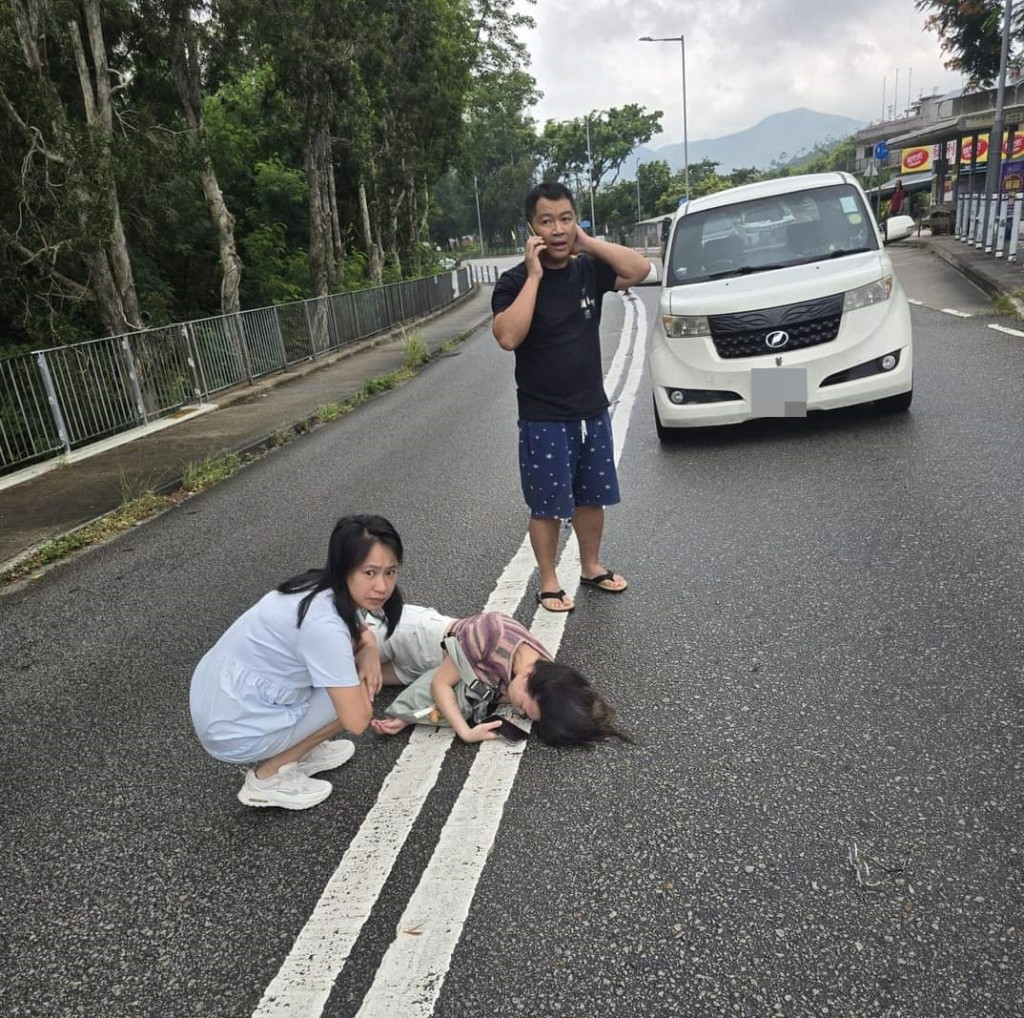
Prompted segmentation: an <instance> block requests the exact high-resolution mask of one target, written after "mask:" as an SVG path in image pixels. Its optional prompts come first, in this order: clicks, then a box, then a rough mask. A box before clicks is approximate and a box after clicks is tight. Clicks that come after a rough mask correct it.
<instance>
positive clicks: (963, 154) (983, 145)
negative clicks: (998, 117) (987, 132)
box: [960, 138, 988, 163]
mask: <svg viewBox="0 0 1024 1018" xmlns="http://www.w3.org/2000/svg"><path fill="white" fill-rule="evenodd" d="M973 155H974V145H973V144H972V143H971V141H970V140H969V139H965V140H964V143H963V145H961V147H960V162H961V163H969V162H970V161H971V158H972V156H973ZM982 160H985V161H987V160H988V138H979V139H978V155H977V158H976V159H975V162H979V163H980V162H981V161H982Z"/></svg>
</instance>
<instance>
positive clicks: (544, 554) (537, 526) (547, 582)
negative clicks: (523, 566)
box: [530, 516, 573, 611]
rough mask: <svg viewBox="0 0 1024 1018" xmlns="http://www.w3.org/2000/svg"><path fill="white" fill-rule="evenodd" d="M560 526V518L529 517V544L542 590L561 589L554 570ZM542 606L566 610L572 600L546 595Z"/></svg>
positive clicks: (571, 605) (552, 609) (553, 609)
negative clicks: (531, 546)
mask: <svg viewBox="0 0 1024 1018" xmlns="http://www.w3.org/2000/svg"><path fill="white" fill-rule="evenodd" d="M560 526H561V520H557V519H555V520H548V519H538V518H537V517H535V516H531V517H530V544H531V545H533V555H534V558H536V559H537V571H538V573H539V575H540V589H541V591H542V592H548V591H554V590H561V589H562V585H561V584H560V583H559V582H558V573H557V572H556V571H555V558H556V556H557V555H558V529H559V527H560ZM544 607H545V608H547V609H549V610H551V611H568V610H569V609H570V608H572V607H573V600H572V598H571V597H563V598H557V597H546V598H545V599H544Z"/></svg>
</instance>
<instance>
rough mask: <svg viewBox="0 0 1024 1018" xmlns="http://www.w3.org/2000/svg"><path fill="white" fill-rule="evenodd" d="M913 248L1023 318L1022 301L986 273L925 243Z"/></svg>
mask: <svg viewBox="0 0 1024 1018" xmlns="http://www.w3.org/2000/svg"><path fill="white" fill-rule="evenodd" d="M914 246H915V247H918V248H923V249H925V250H928V251H930V252H931V253H932V254H933V255H935V257H936V258H938V259H940V260H941V261H944V262H945V263H946V264H947V265H950V266H952V267H953V268H954V269H956V271H957V272H959V273H960V275H961V276H963V277H964V278H966V279H969V280H970V281H971V282H972V283H973V284H974V285H975V286H976V287H977V288H978V289H979V290H981V291H982V293H986V294H988V295H989V296H990V297H992V298H1000V299H1002V300H1006V301H1008V302H1009V303H1010V304H1012V305H1013V309H1014V312H1015V313H1016V314H1017V315H1020V316H1021V317H1024V300H1022V299H1021V298H1020V297H1017V296H1015V295H1014V294H1012V293H1010V292H1009V291H1007V290H1004V289H1003V288H1002V287H1001V286H1000V285H999V283H998V282H997V281H996V280H995V279H993V278H992V277H991V276H989V275H988V274H987V273H984V272H981V271H980V270H979V269H977V268H976V267H975V266H974V265H971V264H970V262H968V261H967V260H966V259H964V258H958V257H957V256H956V254H955V253H954V252H951V251H947V250H946V249H945V248H941V247H938V246H935V245H932V244H928V243H926V242H918V243H917V244H915V245H914ZM1022 282H1024V279H1022Z"/></svg>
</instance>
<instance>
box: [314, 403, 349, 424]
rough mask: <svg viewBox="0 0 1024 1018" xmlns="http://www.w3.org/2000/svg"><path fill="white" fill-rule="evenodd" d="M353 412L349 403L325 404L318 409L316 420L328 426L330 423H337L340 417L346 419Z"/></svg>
mask: <svg viewBox="0 0 1024 1018" xmlns="http://www.w3.org/2000/svg"><path fill="white" fill-rule="evenodd" d="M351 410H352V408H351V407H350V406H349V405H348V403H324V404H323V406H319V407H317V408H316V419H317V420H318V421H320V422H321V423H323V424H326V423H327V422H328V421H336V420H337V419H338V418H339V417H344V416H345V414H347V413H350V412H351Z"/></svg>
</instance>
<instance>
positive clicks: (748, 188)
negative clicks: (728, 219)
mask: <svg viewBox="0 0 1024 1018" xmlns="http://www.w3.org/2000/svg"><path fill="white" fill-rule="evenodd" d="M856 183H857V181H856V178H855V177H853V176H852V175H851V174H849V173H842V172H838V171H837V172H835V173H803V174H800V175H798V176H795V177H775V178H773V179H772V180H759V181H757V183H755V184H741V185H740V186H739V187H730V188H727V189H726V190H724V191H716V192H715V193H714V194H708V195H705V196H704V197H703V198H694V199H693V201H688V202H687V203H686V204H685V205H683V206H681V207H680V209H679V211H678V212H677V213H676V215H677V217H680V216H687V215H689V214H690V213H692V212H705V211H706V210H707V209H715V208H720V207H721V206H723V205H735V204H736V203H737V202H741V201H751V200H752V199H754V198H772V197H775V196H776V195H780V194H792V193H793V192H794V191H810V190H811V189H812V188H815V187H830V186H834V185H836V184H856Z"/></svg>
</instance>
